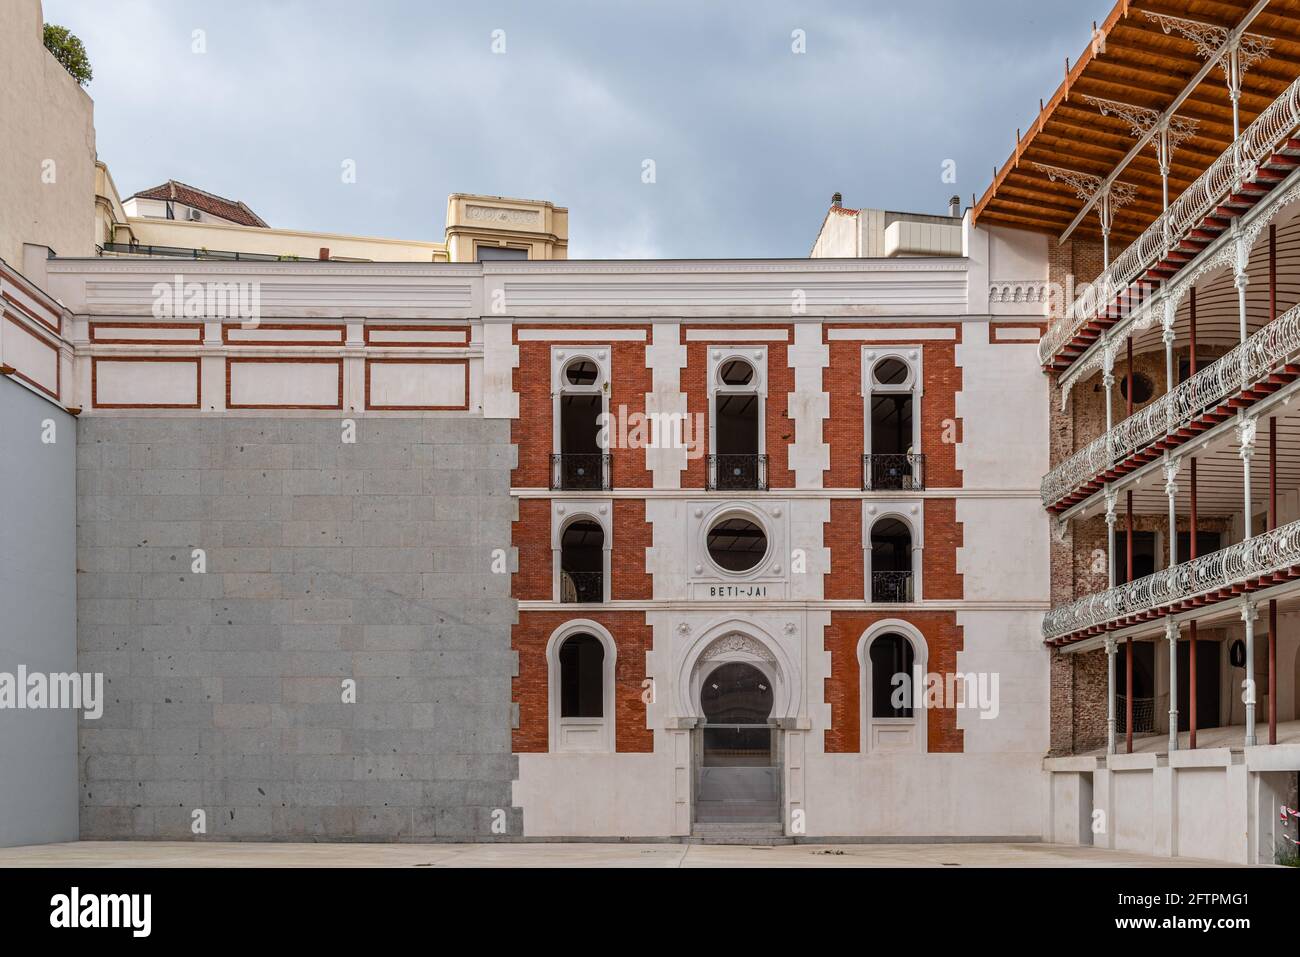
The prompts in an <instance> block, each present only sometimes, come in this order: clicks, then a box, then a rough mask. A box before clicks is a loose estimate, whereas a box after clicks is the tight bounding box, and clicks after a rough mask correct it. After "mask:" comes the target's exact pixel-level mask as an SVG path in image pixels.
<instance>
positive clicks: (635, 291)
mask: <svg viewBox="0 0 1300 957" xmlns="http://www.w3.org/2000/svg"><path fill="white" fill-rule="evenodd" d="M28 7H32V8H35V9H36V14H35V15H34V17H29V18H28V19H31V20H32V22H33V23H39V19H40V18H39V7H38V5H37V4H35V3H34V2H33V3H28V4H24V5H23V9H27V8H28ZM1193 8H1195V9H1193ZM28 12H30V11H28ZM29 26H30V24H29ZM33 35H34V31H33ZM23 36H26V33H25V32H24V31H23V30H17V31H14V32H11V33H10V40H8V41H6V42H7V43H8V44H9V45H10V46H13V47H14V48H15V51H14V55H15V57H22V56H34V54H32V53H31V51H28V50H26V48H25V47H23V43H25V42H26V41H25V40H24V41H21V42H20V40H19V39H15V38H21V37H23ZM20 47H21V48H22V49H19V48H20ZM41 52H42V54H43V51H41ZM1297 77H1300V3H1296V2H1293V0H1259V2H1247V0H1224V2H1221V3H1216V4H1212V5H1209V4H1200V3H1177V4H1168V3H1166V4H1154V3H1150V2H1147V0H1131V2H1123V3H1121V4H1119V6H1117V7H1116V9H1115V10H1114V11H1113V12H1112V14H1111V15H1110V16H1109V17H1108V18H1107V20H1106V21H1104V22H1103V23H1102V24H1100V25H1099V26H1098V29H1097V31H1096V32H1095V34H1094V35H1093V36H1092V37H1091V38H1089V42H1088V46H1087V49H1086V50H1085V52H1084V55H1083V56H1082V57H1080V58H1079V59H1078V60H1077V61H1076V62H1073V63H1071V64H1070V65H1069V67H1068V70H1067V74H1066V76H1065V78H1064V81H1063V83H1062V85H1061V87H1060V88H1059V89H1058V90H1057V91H1056V92H1055V94H1054V95H1053V96H1052V97H1051V98H1050V99H1049V100H1047V101H1045V102H1044V103H1043V104H1042V105H1041V110H1040V112H1039V114H1038V115H1037V116H1036V117H1034V119H1033V121H1032V123H1031V124H1030V125H1029V127H1028V128H1025V129H1022V130H1021V131H1019V133H1018V135H1017V140H1016V148H1015V152H1014V154H1013V155H1012V156H1011V157H1010V158H1009V159H1008V160H1007V161H1006V163H1005V164H1004V165H1003V166H1002V167H1000V168H999V169H998V170H997V171H996V173H995V176H994V180H993V182H992V183H991V185H990V186H989V187H988V189H987V190H986V191H985V192H984V194H983V195H982V196H981V197H978V198H976V199H975V201H974V203H973V205H972V206H971V207H969V208H966V209H963V207H962V204H961V201H960V200H957V199H954V201H953V202H952V203H951V204H950V205H949V206H948V208H947V210H946V214H945V213H939V214H912V213H901V212H890V211H886V210H882V209H870V208H861V209H858V208H848V207H845V206H844V203H843V200H842V198H841V196H840V194H838V193H837V194H835V196H834V198H833V199H832V201H831V204H830V206H829V208H828V209H827V212H826V215H825V219H824V222H823V224H822V227H821V229H820V231H819V234H818V235H817V236H816V237H815V239H814V241H813V244H812V247H811V250H812V254H811V256H809V257H808V258H801V259H771V260H749V259H711V260H655V261H612V260H584V261H577V260H567V259H566V258H565V257H566V256H567V244H568V211H567V210H566V209H564V208H562V207H557V206H554V205H553V204H551V203H549V202H543V201H530V200H515V199H507V198H503V197H495V196H469V195H462V194H456V195H454V196H453V197H452V198H451V200H450V201H449V211H448V220H447V231H446V235H445V238H444V240H443V241H442V242H438V243H415V242H406V241H395V240H384V239H375V238H366V237H347V236H338V235H335V234H321V233H305V232H299V231H293V230H283V229H272V228H271V227H268V226H267V225H266V224H265V222H264V221H262V220H261V219H260V217H258V216H257V214H256V213H254V212H253V210H252V209H251V208H250V207H249V206H248V205H245V204H244V203H241V202H237V201H234V200H229V199H225V198H223V197H221V196H217V195H215V194H213V193H210V192H207V191H205V190H202V189H198V188H196V187H193V186H188V185H186V184H185V183H181V182H178V181H175V180H170V181H168V182H167V183H165V184H163V185H161V186H157V187H150V188H147V189H144V190H142V191H140V192H138V193H136V194H134V195H133V196H131V197H129V198H128V199H127V200H126V201H122V200H120V199H119V198H118V197H117V193H116V188H115V186H113V183H112V179H111V177H109V176H108V173H107V168H106V167H105V166H104V165H103V164H102V163H97V162H96V160H95V158H94V156H93V153H92V154H89V155H85V156H76V155H72V156H71V157H70V158H69V159H68V162H70V163H72V164H73V166H74V167H76V168H77V169H78V171H79V173H84V176H82V177H81V179H84V181H85V182H86V183H88V184H89V183H94V184H95V190H94V191H95V192H96V194H97V201H96V203H95V205H94V211H93V212H92V211H89V210H85V209H82V208H81V207H79V206H77V205H76V203H74V202H71V201H69V203H68V205H67V208H66V209H65V208H62V207H58V206H51V205H49V204H50V203H52V202H54V201H55V200H58V199H59V197H61V196H64V197H65V194H61V193H51V194H48V195H43V196H42V197H40V203H43V204H46V205H40V204H39V203H38V204H37V205H36V206H34V207H33V209H34V210H35V211H34V212H33V215H32V216H30V217H29V220H30V223H31V225H23V226H15V227H13V228H11V229H8V230H7V231H0V249H3V250H5V251H6V253H7V256H6V257H5V258H0V302H3V319H2V320H0V373H3V377H2V378H0V426H2V427H3V430H4V437H5V443H6V448H7V449H11V450H13V454H12V455H8V456H6V459H5V461H4V462H3V463H0V478H3V490H4V496H3V499H4V500H5V501H6V502H7V503H10V505H11V512H13V514H12V515H11V518H10V520H9V522H8V524H7V526H6V528H7V531H6V535H5V537H4V543H3V545H0V549H3V554H4V556H5V564H3V565H0V570H2V571H3V574H0V588H2V589H3V598H4V600H5V604H6V607H10V606H12V607H14V608H21V609H22V610H23V611H22V614H23V619H22V620H23V623H24V624H23V628H22V629H21V634H22V635H23V638H22V640H20V641H17V642H16V643H14V645H13V646H12V647H10V646H5V647H4V648H3V650H0V655H3V657H0V673H10V672H12V673H17V669H18V667H19V666H20V665H21V666H22V667H23V668H24V669H26V670H27V671H41V670H43V671H45V672H49V673H54V672H64V671H75V672H77V673H78V674H82V675H83V676H85V677H86V679H87V682H88V683H87V687H90V688H94V687H95V684H94V680H95V677H96V676H98V678H99V679H101V680H102V694H101V695H100V696H99V700H98V702H97V703H96V704H95V707H94V708H90V707H87V708H83V709H82V713H81V715H80V717H75V718H74V717H73V716H72V715H71V713H64V714H60V715H58V716H56V717H55V718H51V719H50V721H51V722H55V723H39V724H38V723H36V722H35V719H34V718H33V717H32V715H31V714H28V715H27V716H26V720H27V723H25V724H19V723H17V722H15V721H11V720H10V717H11V715H12V712H10V713H6V712H5V711H3V710H0V744H3V745H4V748H5V749H6V753H8V754H11V755H17V756H18V760H21V762H22V765H23V767H24V768H26V769H27V771H28V773H27V774H25V775H22V776H4V777H5V778H7V780H5V779H0V796H2V797H3V800H0V807H5V808H8V809H9V810H8V811H7V812H5V813H4V814H3V816H2V817H0V842H4V843H24V842H32V841H40V840H62V839H70V838H75V837H77V836H80V837H82V838H167V839H183V840H402V841H433V840H527V839H556V838H584V839H586V838H608V839H622V838H644V839H663V840H709V841H727V840H735V841H746V842H756V841H759V842H761V841H767V842H774V841H793V840H827V839H842V840H934V839H941V840H1016V841H1037V840H1047V841H1056V842H1064V843H1076V844H1078V843H1083V844H1093V845H1097V846H1104V847H1113V848H1120V849H1128V850H1136V851H1144V852H1147V853H1154V854H1162V855H1168V856H1175V857H1208V858H1213V859H1217V860H1223V861H1234V862H1260V861H1273V860H1275V859H1276V858H1277V857H1278V856H1279V855H1280V854H1284V853H1293V851H1292V848H1293V847H1294V844H1293V842H1292V838H1293V837H1294V836H1295V833H1296V832H1295V824H1294V822H1293V819H1292V818H1291V817H1289V816H1287V815H1285V814H1283V815H1282V816H1281V817H1280V816H1279V811H1280V810H1283V811H1284V810H1285V808H1287V807H1294V806H1295V805H1296V803H1297V801H1296V776H1297V772H1300V711H1298V710H1297V709H1300V701H1297V696H1296V684H1297V677H1298V673H1300V658H1298V654H1297V653H1298V651H1300V640H1298V639H1297V637H1296V629H1295V623H1296V620H1297V619H1296V616H1297V614H1300V599H1298V598H1297V594H1300V593H1298V592H1297V591H1296V589H1297V588H1300V585H1297V583H1296V579H1297V576H1300V545H1297V542H1300V531H1298V528H1300V522H1298V520H1300V491H1297V489H1298V488H1300V451H1298V450H1300V426H1297V424H1296V422H1295V421H1294V418H1293V416H1292V414H1291V410H1290V399H1291V396H1292V392H1293V391H1294V390H1295V389H1296V388H1300V386H1297V385H1296V383H1297V381H1300V355H1298V354H1297V353H1300V335H1297V334H1296V332H1295V328H1296V323H1297V322H1298V321H1300V319H1298V318H1297V313H1296V310H1297V308H1300V306H1297V302H1300V280H1298V279H1297V276H1296V268H1297V267H1296V256H1295V255H1294V254H1295V252H1296V250H1297V249H1300V225H1298V223H1300V220H1297V209H1300V207H1297V206H1296V202H1297V200H1298V199H1300V172H1297V170H1300V135H1298V134H1300V93H1298V92H1297V90H1300V82H1298V81H1297ZM61 79H66V78H60V77H59V76H58V75H57V74H56V75H54V76H53V78H52V79H51V80H50V82H51V83H53V84H55V86H56V87H57V84H58V83H59V82H61ZM56 93H57V94H58V96H59V97H61V98H63V99H66V100H69V101H70V102H71V103H72V104H73V105H74V106H77V105H79V107H78V108H79V109H80V107H83V106H84V107H86V111H85V112H78V111H77V110H72V111H71V113H72V115H71V116H70V117H69V118H68V124H67V125H68V126H69V127H70V128H71V130H72V131H73V132H72V133H69V131H68V129H61V128H60V127H59V125H58V124H57V123H55V122H53V121H52V120H51V121H44V122H43V123H42V124H32V125H30V126H29V127H28V128H25V133H24V135H25V136H26V137H28V138H29V139H30V138H33V137H40V136H46V137H48V138H49V141H50V142H49V143H48V144H41V145H39V146H37V147H36V150H37V152H38V153H42V155H43V153H45V152H50V151H52V150H56V149H59V148H62V147H61V146H60V144H62V143H66V142H78V141H79V140H78V137H77V135H74V134H75V133H76V132H77V131H79V130H81V129H82V127H83V126H84V125H85V124H86V123H87V122H88V106H87V105H86V104H82V103H81V101H80V100H78V99H77V98H76V96H75V95H73V94H78V93H79V91H71V93H70V92H69V91H66V90H62V89H56ZM2 95H3V94H2V93H0V96H2ZM83 97H84V95H83ZM64 112H65V114H66V113H67V112H68V111H66V110H65V111H64ZM81 142H83V143H84V138H83V140H82V141H81ZM60 155H63V154H60ZM0 162H3V161H2V160H0ZM77 164H81V165H80V166H78V165H77ZM4 170H5V167H0V171H4ZM7 175H8V174H7V173H6V176H4V177H0V179H5V178H7ZM65 198H66V197H65ZM13 503H18V506H17V507H16V508H15V507H13ZM16 550H20V551H21V554H22V556H23V560H22V561H19V560H17V559H16V558H15V556H16V555H17V554H18V551H16ZM24 673H26V671H25V672H24ZM24 700H27V699H24ZM0 704H3V701H2V700H0ZM95 712H97V713H95ZM92 713H95V714H94V716H93V717H92ZM58 722H61V723H58ZM50 794H55V795H57V796H58V797H57V799H56V800H50V799H49V795H50ZM200 819H201V820H202V821H203V822H204V823H203V827H202V828H201V829H196V828H197V826H196V822H197V821H199V820H200Z"/></svg>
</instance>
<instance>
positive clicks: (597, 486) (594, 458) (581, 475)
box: [551, 452, 613, 492]
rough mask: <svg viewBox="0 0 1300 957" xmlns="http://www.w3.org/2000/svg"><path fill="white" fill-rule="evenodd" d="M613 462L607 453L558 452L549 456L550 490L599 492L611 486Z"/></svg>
mask: <svg viewBox="0 0 1300 957" xmlns="http://www.w3.org/2000/svg"><path fill="white" fill-rule="evenodd" d="M612 465H613V460H612V458H611V457H610V455H609V453H608V452H559V453H556V454H555V455H552V456H551V489H552V491H565V492H572V491H577V492H600V491H606V490H608V489H610V488H612V487H613V486H612V485H611V484H610V477H611V476H610V472H611V470H612Z"/></svg>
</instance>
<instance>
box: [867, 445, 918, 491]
mask: <svg viewBox="0 0 1300 957" xmlns="http://www.w3.org/2000/svg"><path fill="white" fill-rule="evenodd" d="M924 488H925V456H924V455H916V454H913V453H911V452H907V453H887V454H881V453H870V454H868V455H864V456H862V489H863V491H866V492H882V491H905V492H914V491H921V490H922V489H924Z"/></svg>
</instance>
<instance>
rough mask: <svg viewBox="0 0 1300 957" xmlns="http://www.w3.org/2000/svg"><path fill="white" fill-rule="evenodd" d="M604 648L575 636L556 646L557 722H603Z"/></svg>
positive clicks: (593, 640) (596, 640)
mask: <svg viewBox="0 0 1300 957" xmlns="http://www.w3.org/2000/svg"><path fill="white" fill-rule="evenodd" d="M604 661H605V648H604V646H603V645H601V643H600V639H599V638H596V637H595V636H594V635H585V634H577V635H573V636H572V637H570V638H566V639H564V643H563V644H562V645H560V718H561V719H563V718H603V717H604V716H605V691H604V688H603V687H602V673H603V670H604Z"/></svg>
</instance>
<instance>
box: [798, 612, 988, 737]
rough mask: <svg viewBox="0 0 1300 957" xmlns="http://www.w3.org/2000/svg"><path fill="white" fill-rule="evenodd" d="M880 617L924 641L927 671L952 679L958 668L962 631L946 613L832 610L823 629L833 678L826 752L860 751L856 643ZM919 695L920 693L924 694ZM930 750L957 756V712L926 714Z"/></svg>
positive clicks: (959, 733) (830, 679)
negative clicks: (908, 627)
mask: <svg viewBox="0 0 1300 957" xmlns="http://www.w3.org/2000/svg"><path fill="white" fill-rule="evenodd" d="M884 618H901V619H902V620H904V621H906V622H908V623H909V624H911V625H912V626H914V627H915V628H916V629H917V630H918V631H919V632H921V634H922V635H924V636H925V641H926V644H927V645H928V646H929V651H930V660H929V663H928V665H927V669H928V670H929V671H931V672H935V673H938V674H950V673H952V672H955V671H956V669H957V653H958V652H959V651H961V650H962V640H963V639H962V628H961V627H960V626H959V625H958V624H957V615H956V613H955V612H950V611H931V612H907V613H905V614H901V615H900V614H897V613H893V612H890V611H888V610H883V611H871V612H866V611H852V612H848V611H833V612H831V623H830V625H829V626H828V627H827V629H826V635H825V642H826V650H827V651H829V652H830V656H831V673H830V676H829V677H828V678H827V679H826V702H827V703H828V704H829V705H830V707H831V726H830V727H829V728H828V729H827V730H826V731H825V737H824V739H823V740H824V746H825V750H826V751H827V752H835V753H845V752H850V753H851V752H857V751H860V750H862V741H861V738H862V734H861V730H862V729H861V722H862V719H861V715H862V711H861V702H862V693H861V689H862V670H861V668H860V667H859V665H858V641H859V639H860V638H861V637H862V633H863V632H865V631H866V630H867V629H868V628H869V627H871V625H873V624H874V623H876V622H877V621H880V620H881V619H884ZM922 690H923V689H922ZM926 718H927V719H928V724H927V727H926V733H927V736H928V738H927V740H928V750H929V751H930V752H931V753H938V752H960V751H961V750H962V743H963V742H962V738H963V732H962V731H961V730H960V729H959V728H958V727H957V712H956V711H955V710H952V709H931V710H930V711H928V712H927V714H926Z"/></svg>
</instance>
